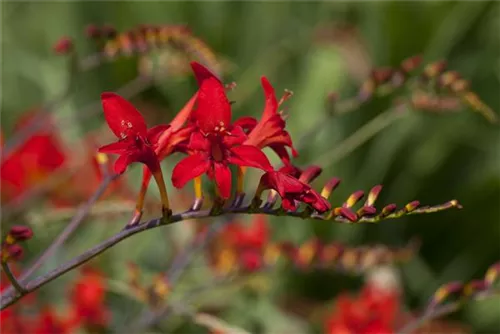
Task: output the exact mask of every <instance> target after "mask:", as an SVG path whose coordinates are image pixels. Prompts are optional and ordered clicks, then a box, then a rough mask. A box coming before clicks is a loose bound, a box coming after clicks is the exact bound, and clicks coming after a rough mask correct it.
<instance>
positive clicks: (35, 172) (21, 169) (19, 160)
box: [0, 112, 67, 200]
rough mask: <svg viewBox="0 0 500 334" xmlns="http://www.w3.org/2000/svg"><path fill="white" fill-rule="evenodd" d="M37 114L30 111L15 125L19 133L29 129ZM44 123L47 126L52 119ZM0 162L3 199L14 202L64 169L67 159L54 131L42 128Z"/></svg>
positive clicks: (4, 156)
mask: <svg viewBox="0 0 500 334" xmlns="http://www.w3.org/2000/svg"><path fill="white" fill-rule="evenodd" d="M37 116H38V114H37V112H29V113H27V114H26V115H25V116H23V117H22V118H21V119H20V120H19V121H18V123H17V124H16V126H15V129H14V130H15V132H22V131H25V130H26V127H28V126H31V125H30V122H31V121H32V120H33V119H34V118H35V117H37ZM44 122H47V123H48V124H47V127H48V126H49V125H50V123H51V120H50V119H49V120H44ZM1 158H2V163H1V171H0V175H1V179H0V181H1V188H2V198H3V199H4V200H13V199H15V198H17V197H18V196H20V195H21V194H22V193H24V192H26V191H27V190H29V189H31V188H32V187H34V186H36V185H38V184H40V183H41V182H43V181H45V180H47V178H48V177H49V176H51V175H52V174H53V173H54V172H55V171H57V170H58V169H60V168H62V167H64V165H65V164H66V163H67V156H66V154H65V152H64V150H63V147H62V144H61V142H60V141H59V138H58V137H57V135H56V134H55V133H54V131H48V130H46V129H41V130H39V131H37V132H35V133H34V134H33V135H32V136H30V137H29V138H28V139H26V140H25V141H24V142H23V143H22V144H21V145H20V146H19V147H18V148H17V149H15V150H14V151H13V152H12V153H11V154H9V155H3V156H2V157H1Z"/></svg>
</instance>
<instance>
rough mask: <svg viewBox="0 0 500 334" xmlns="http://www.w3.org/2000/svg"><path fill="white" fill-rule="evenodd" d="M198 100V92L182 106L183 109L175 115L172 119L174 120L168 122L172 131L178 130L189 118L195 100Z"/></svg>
mask: <svg viewBox="0 0 500 334" xmlns="http://www.w3.org/2000/svg"><path fill="white" fill-rule="evenodd" d="M197 99H198V92H196V93H195V94H194V95H193V96H192V97H191V98H190V99H189V101H188V102H187V103H186V105H184V107H183V108H182V109H181V111H179V112H178V113H177V115H176V116H175V117H174V119H173V120H172V121H171V122H170V126H171V127H172V131H177V130H179V129H180V128H181V127H182V125H184V123H186V121H187V120H188V119H189V116H191V113H192V112H193V107H194V104H195V103H196V100H197Z"/></svg>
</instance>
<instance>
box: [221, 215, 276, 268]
mask: <svg viewBox="0 0 500 334" xmlns="http://www.w3.org/2000/svg"><path fill="white" fill-rule="evenodd" d="M268 241H269V226H268V223H267V219H266V216H265V215H256V216H254V219H253V220H252V222H251V224H250V226H244V225H242V224H239V223H238V222H232V223H230V224H229V225H227V226H226V228H225V229H224V230H223V231H222V232H221V235H220V239H219V240H218V241H217V243H218V244H219V246H220V248H221V249H222V250H224V249H225V250H229V251H231V252H233V254H234V255H235V258H236V260H237V261H238V264H239V266H240V268H241V269H243V270H244V271H249V272H252V271H255V270H258V269H260V268H261V267H262V264H263V254H264V248H265V246H266V244H267V243H268Z"/></svg>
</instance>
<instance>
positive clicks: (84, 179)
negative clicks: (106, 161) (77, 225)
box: [0, 111, 128, 206]
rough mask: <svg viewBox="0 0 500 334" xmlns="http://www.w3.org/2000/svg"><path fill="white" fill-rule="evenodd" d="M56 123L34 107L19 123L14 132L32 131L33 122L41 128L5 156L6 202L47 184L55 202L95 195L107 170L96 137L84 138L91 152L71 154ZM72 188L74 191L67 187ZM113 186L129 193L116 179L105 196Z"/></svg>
mask: <svg viewBox="0 0 500 334" xmlns="http://www.w3.org/2000/svg"><path fill="white" fill-rule="evenodd" d="M38 122H43V124H39V123H38ZM52 123H53V122H52V121H51V119H50V117H49V116H46V115H44V116H43V118H41V116H40V114H39V112H38V111H33V112H29V113H27V114H26V115H25V116H23V117H22V118H21V119H20V120H19V121H18V122H17V124H16V125H15V127H14V133H23V132H24V131H30V127H31V126H39V128H40V129H39V130H37V131H35V132H34V133H33V135H31V136H29V137H28V138H27V139H26V140H25V141H24V142H23V143H22V144H21V145H20V146H19V147H18V148H17V149H15V150H14V151H13V152H12V153H10V154H8V155H5V156H2V162H1V166H0V168H1V171H0V182H1V190H2V191H1V195H2V202H6V201H8V202H12V203H15V202H16V201H17V200H19V199H21V198H24V195H26V194H27V193H28V192H29V191H31V190H33V189H35V188H36V187H43V189H45V190H46V193H47V195H48V197H49V199H50V201H51V203H52V204H54V205H56V206H72V205H74V204H76V203H79V202H81V201H82V200H84V199H86V198H88V197H89V196H91V194H92V193H93V192H94V191H95V189H96V188H97V187H98V185H99V183H100V182H101V180H102V177H103V171H102V166H100V164H99V163H98V161H97V158H96V154H95V146H96V145H95V139H94V138H92V137H90V136H89V137H87V138H85V139H84V141H83V146H84V148H85V149H86V153H87V154H84V155H83V156H82V155H81V154H80V152H78V154H70V151H69V150H67V149H66V147H65V145H64V144H63V142H62V141H61V140H60V138H59V136H58V135H57V131H56V128H55V125H54V124H52ZM2 147H3V142H2ZM89 165H90V166H92V168H89ZM56 175H57V177H56ZM68 188H71V192H68V191H67V189H68ZM113 190H114V191H117V190H118V192H119V194H120V195H124V194H128V189H126V187H125V186H124V184H123V183H122V182H120V180H116V181H114V183H113V184H112V186H111V187H110V191H109V192H107V193H106V194H105V195H104V196H103V197H106V196H107V195H109V194H110V192H111V191H113Z"/></svg>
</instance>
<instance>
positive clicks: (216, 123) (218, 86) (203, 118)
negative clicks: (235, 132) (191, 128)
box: [191, 63, 231, 133]
mask: <svg viewBox="0 0 500 334" xmlns="http://www.w3.org/2000/svg"><path fill="white" fill-rule="evenodd" d="M193 64H197V65H196V66H194V65H193ZM191 66H194V67H193V70H194V71H195V74H196V75H197V78H198V81H199V82H200V90H199V91H198V108H197V109H196V111H195V112H194V120H195V122H196V124H197V125H198V126H199V128H200V129H201V130H202V131H203V132H205V133H210V132H218V131H220V130H221V128H226V129H227V128H228V127H229V125H230V123H231V105H230V104H229V100H228V99H227V96H226V90H225V88H224V85H223V84H222V83H221V82H220V81H219V79H217V78H216V77H215V76H214V75H213V74H211V73H210V72H209V71H208V70H207V69H206V68H204V67H203V66H202V65H200V64H198V63H191ZM195 68H196V69H195ZM200 69H203V70H200ZM197 70H200V71H201V73H198V72H196V71H197ZM200 80H201V81H200Z"/></svg>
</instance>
